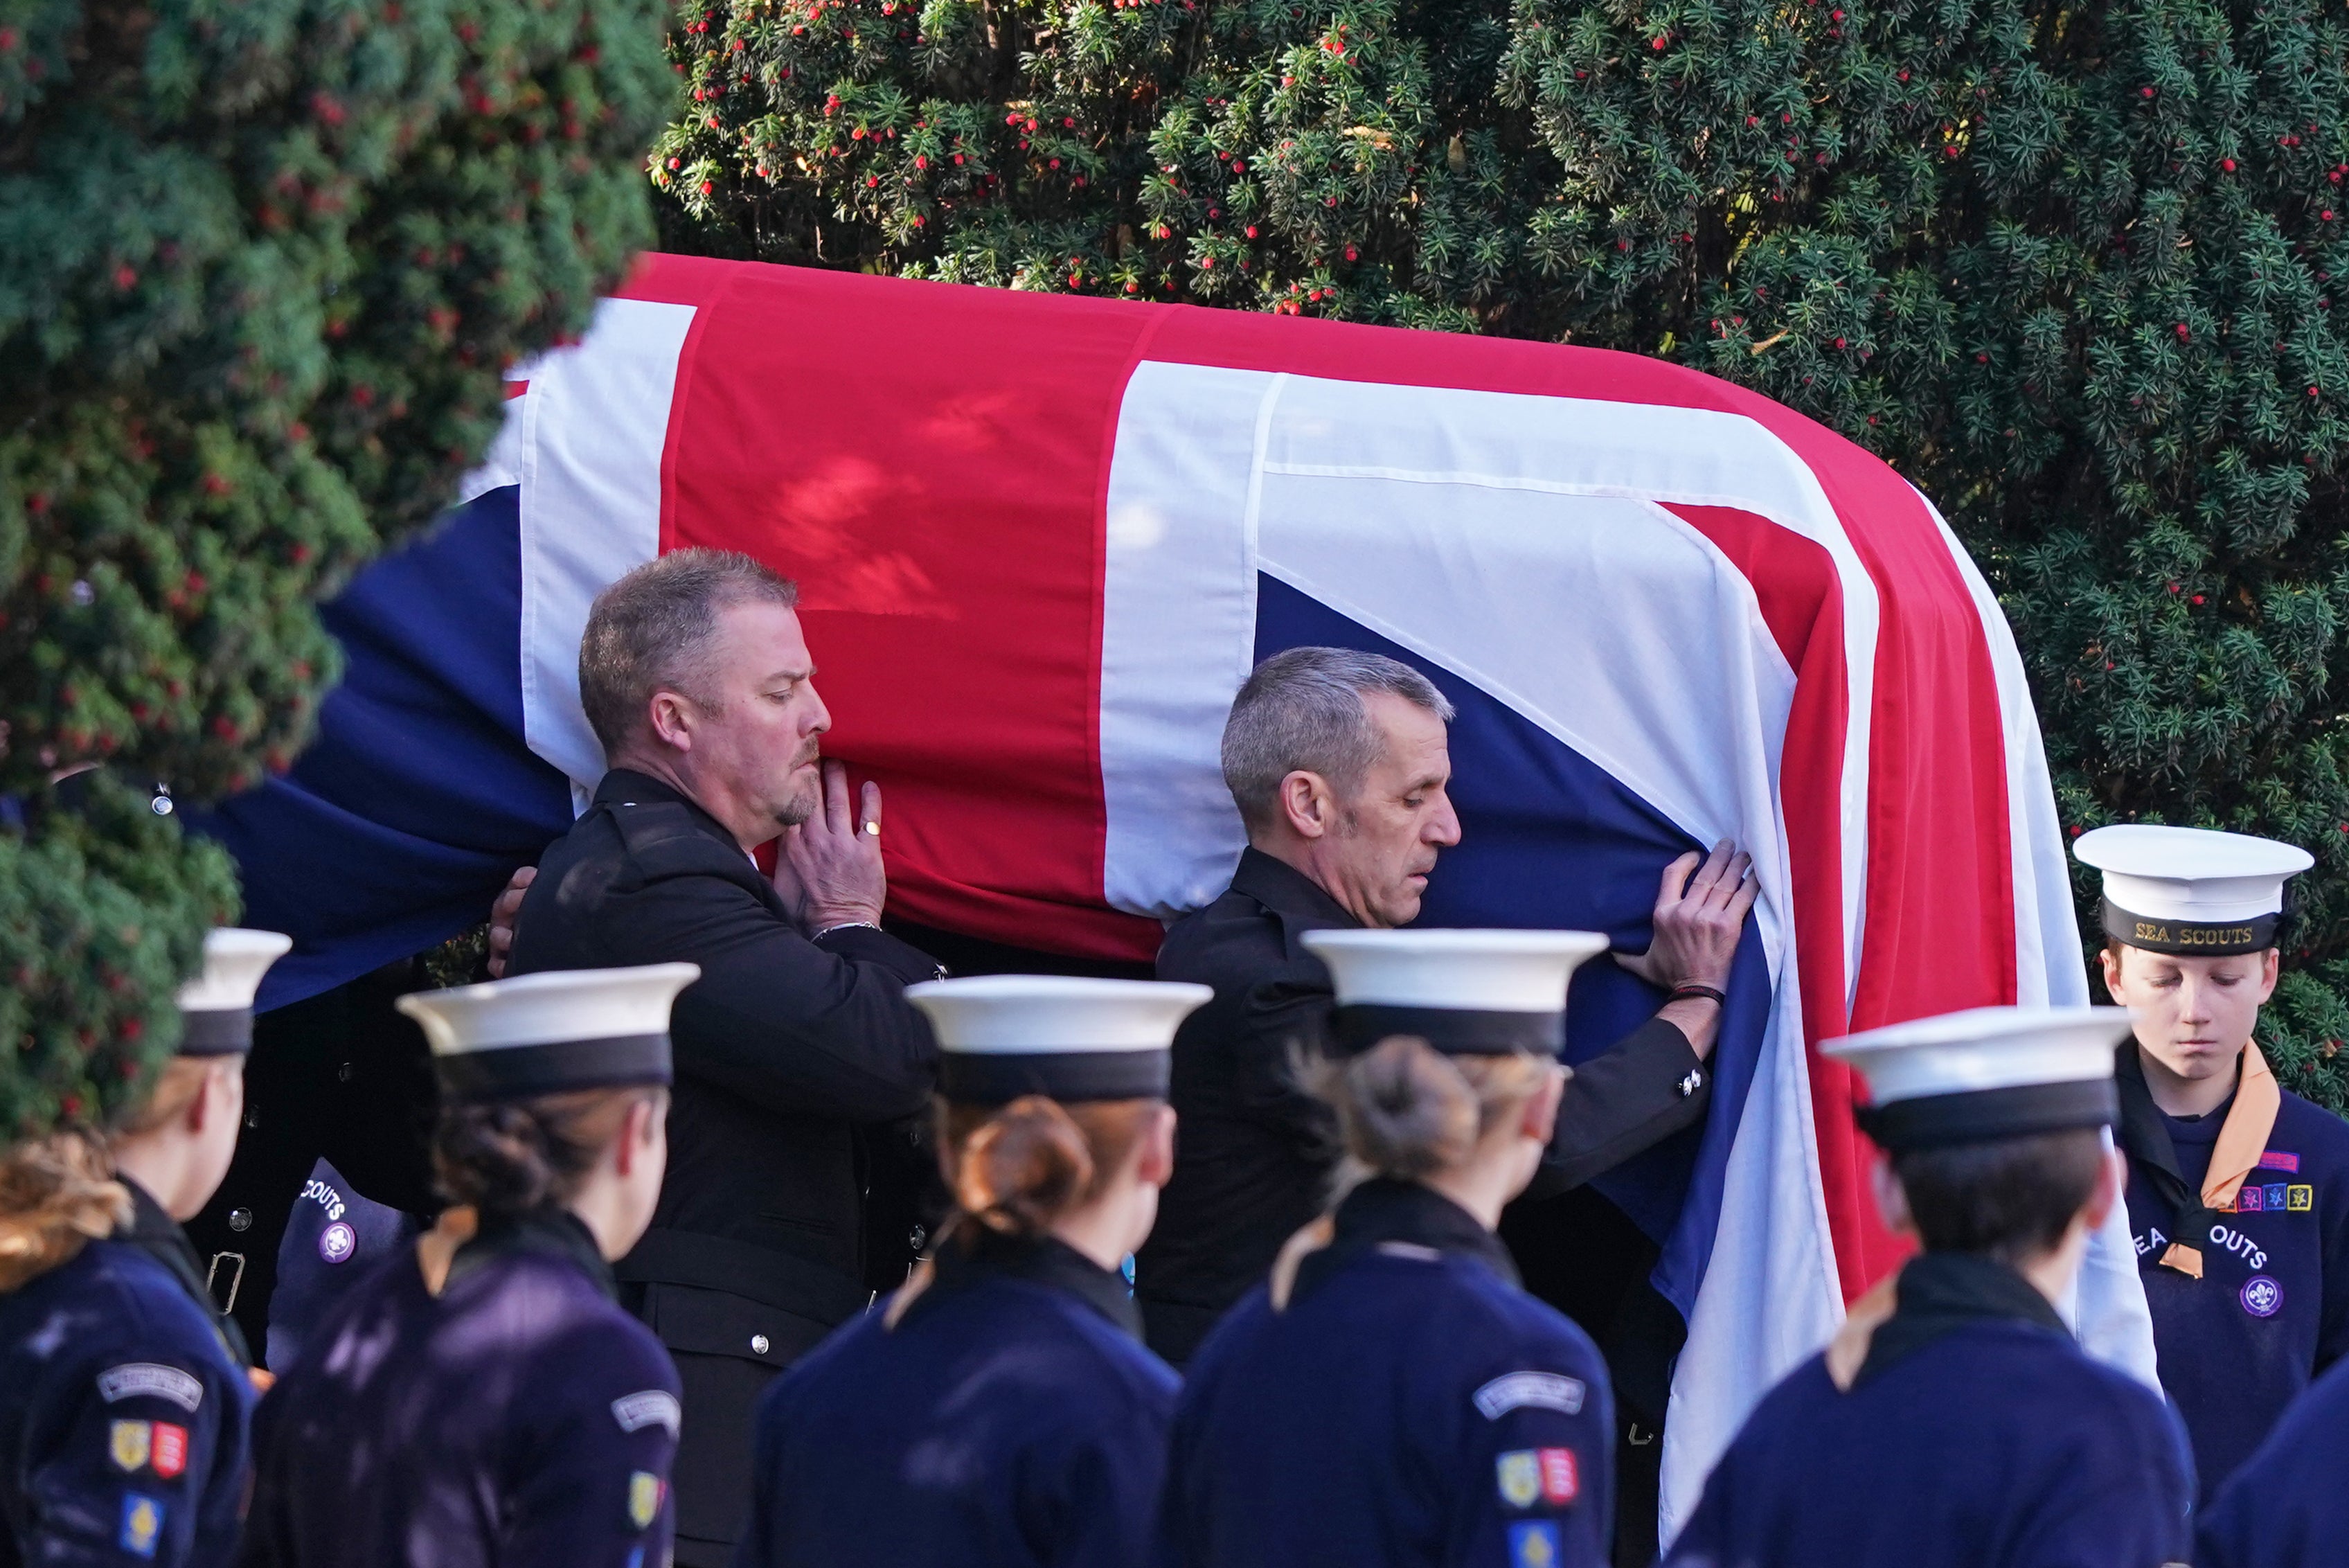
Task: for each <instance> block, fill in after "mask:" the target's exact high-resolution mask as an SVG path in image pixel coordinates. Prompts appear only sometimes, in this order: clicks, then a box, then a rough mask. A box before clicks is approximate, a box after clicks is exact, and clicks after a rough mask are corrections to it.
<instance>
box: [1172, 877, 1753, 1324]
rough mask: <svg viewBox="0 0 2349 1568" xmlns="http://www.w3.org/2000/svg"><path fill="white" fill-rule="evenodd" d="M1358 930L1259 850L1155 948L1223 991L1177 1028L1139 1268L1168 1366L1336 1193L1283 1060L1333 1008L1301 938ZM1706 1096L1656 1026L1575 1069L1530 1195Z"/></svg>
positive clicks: (1331, 1158) (1317, 1106)
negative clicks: (1170, 1167)
mask: <svg viewBox="0 0 2349 1568" xmlns="http://www.w3.org/2000/svg"><path fill="white" fill-rule="evenodd" d="M1355 924H1357V922H1356V921H1355V920H1354V919H1353V918H1352V917H1351V916H1350V915H1349V914H1347V912H1346V911H1345V910H1344V909H1341V908H1340V907H1339V905H1338V903H1337V901H1336V900H1334V899H1332V898H1330V895H1329V894H1327V893H1325V892H1323V891H1322V890H1321V888H1319V886H1318V885H1317V884H1316V883H1315V882H1314V881H1313V880H1312V878H1310V877H1307V876H1306V875H1305V874H1304V873H1303V872H1301V871H1299V870H1297V869H1296V868H1294V867H1290V866H1288V865H1287V864H1285V863H1284V862H1282V861H1279V860H1277V859H1275V858H1273V857H1271V856H1269V855H1266V854H1264V853H1262V852H1261V851H1258V850H1256V849H1253V848H1251V849H1248V850H1246V851H1244V852H1243V853H1242V854H1241V856H1240V863H1239V867H1238V869H1237V870H1236V871H1235V872H1234V873H1233V874H1232V885H1231V888H1230V890H1229V891H1228V892H1226V893H1225V894H1224V895H1223V896H1222V897H1221V898H1217V899H1216V901H1215V902H1214V903H1212V904H1210V905H1208V906H1207V907H1206V909H1201V910H1199V911H1197V912H1196V913H1194V914H1191V915H1187V916H1185V917H1184V919H1181V920H1179V921H1177V922H1175V924H1174V927H1173V929H1170V930H1169V931H1168V932H1167V933H1166V940H1165V941H1164V943H1163V944H1162V945H1161V946H1160V948H1159V950H1158V978H1159V979H1161V980H1172V981H1195V982H1197V983H1199V984H1203V985H1209V986H1213V987H1214V988H1215V992H1216V997H1215V1000H1214V1001H1213V1002H1208V1003H1207V1004H1206V1006H1205V1007H1202V1008H1201V1009H1199V1011H1197V1012H1194V1013H1192V1014H1191V1016H1190V1017H1189V1018H1187V1019H1185V1021H1184V1023H1183V1027H1182V1029H1181V1030H1180V1031H1179V1032H1178V1033H1176V1034H1175V1036H1174V1080H1173V1085H1172V1088H1171V1090H1170V1096H1171V1098H1172V1100H1173V1102H1174V1108H1175V1111H1176V1113H1177V1115H1178V1116H1180V1118H1181V1120H1180V1123H1179V1125H1178V1127H1177V1131H1176V1141H1175V1153H1174V1179H1172V1180H1171V1181H1169V1182H1168V1183H1167V1186H1166V1190H1165V1192H1164V1195H1163V1196H1162V1197H1161V1199H1160V1201H1159V1209H1158V1223H1157V1225H1156V1227H1155V1228H1154V1230H1153V1231H1152V1232H1151V1236H1150V1241H1149V1243H1148V1244H1147V1245H1146V1246H1145V1247H1143V1251H1142V1254H1141V1256H1140V1257H1139V1258H1138V1259H1136V1260H1135V1268H1134V1288H1135V1293H1136V1294H1137V1295H1138V1296H1139V1297H1140V1298H1141V1301H1142V1307H1143V1317H1144V1319H1145V1320H1146V1322H1147V1323H1148V1325H1149V1330H1150V1344H1151V1348H1153V1349H1154V1350H1156V1351H1157V1352H1158V1353H1159V1354H1160V1355H1163V1356H1164V1357H1166V1358H1167V1359H1168V1360H1169V1361H1172V1362H1174V1363H1176V1364H1177V1365H1179V1364H1180V1363H1182V1362H1183V1361H1185V1360H1186V1359H1187V1358H1188V1357H1189V1355H1190V1354H1191V1352H1192V1350H1193V1349H1194V1348H1195V1347H1196V1345H1197V1344H1198V1342H1199V1341H1200V1340H1201V1339H1202V1338H1204V1337H1205V1336H1206V1331H1207V1330H1208V1328H1209V1327H1211V1326H1213V1324H1214V1323H1215V1320H1216V1317H1217V1316H1219V1315H1220V1314H1222V1313H1223V1311H1224V1310H1225V1309H1226V1308H1227V1307H1229V1306H1230V1305H1231V1304H1232V1303H1234V1302H1236V1301H1237V1300H1238V1299H1239V1298H1240V1296H1241V1295H1243V1294H1245V1293H1247V1290H1248V1289H1249V1287H1250V1286H1252V1285H1254V1284H1255V1283H1256V1282H1257V1281H1258V1280H1260V1279H1262V1278H1263V1277H1264V1275H1265V1273H1266V1272H1267V1271H1268V1270H1269V1269H1270V1268H1271V1266H1272V1261H1273V1258H1274V1256H1275V1255H1276V1254H1277V1253H1278V1251H1280V1247H1281V1243H1282V1242H1284V1241H1287V1240H1288V1238H1289V1237H1290V1236H1291V1235H1292V1234H1294V1233H1295V1232H1296V1231H1297V1229H1298V1227H1299V1226H1301V1225H1303V1224H1305V1223H1306V1222H1307V1221H1308V1220H1311V1219H1313V1218H1314V1217H1315V1216H1316V1215H1317V1214H1319V1213H1320V1212H1321V1210H1322V1208H1323V1205H1324V1200H1325V1199H1326V1198H1327V1197H1328V1190H1327V1189H1328V1185H1329V1180H1330V1175H1331V1172H1332V1171H1333V1170H1334V1168H1335V1167H1336V1164H1337V1159H1338V1155H1339V1152H1340V1151H1339V1147H1338V1141H1337V1128H1336V1126H1335V1123H1334V1121H1333V1120H1332V1118H1331V1116H1330V1112H1329V1110H1328V1108H1327V1107H1326V1106H1323V1105H1321V1103H1320V1102H1319V1101H1317V1100H1315V1099H1314V1098H1312V1097H1311V1096H1309V1095H1307V1094H1305V1093H1304V1092H1303V1090H1302V1089H1300V1088H1299V1087H1298V1085H1297V1084H1296V1082H1295V1080H1294V1076H1293V1075H1292V1073H1291V1071H1290V1062H1291V1058H1292V1054H1293V1053H1295V1052H1297V1051H1299V1050H1303V1051H1318V1050H1319V1049H1320V1048H1321V1046H1322V1044H1323V1041H1324V1035H1325V1032H1326V1029H1327V1026H1328V1023H1329V1017H1330V1010H1331V1008H1332V1007H1333V1006H1335V1004H1336V998H1335V996H1334V995H1333V993H1332V992H1331V990H1330V971H1329V970H1328V969H1327V968H1326V967H1324V965H1323V964H1322V962H1321V961H1320V960H1319V959H1317V958H1315V957H1314V956H1313V955H1312V954H1311V953H1309V952H1308V951H1306V950H1305V947H1304V944H1303V942H1302V941H1301V940H1299V939H1300V938H1302V937H1303V935H1304V934H1305V933H1306V932H1308V931H1314V930H1322V929H1329V928H1331V927H1351V926H1354V925H1355ZM1711 1099H1712V1075H1711V1074H1710V1073H1708V1072H1706V1071H1705V1070H1704V1067H1703V1064H1702V1063H1700V1062H1699V1061H1698V1060H1697V1055H1696V1052H1695V1051H1694V1050H1693V1049H1692V1047H1691V1046H1690V1044H1689V1041H1688V1036H1686V1035H1685V1034H1682V1033H1681V1032H1680V1030H1679V1029H1677V1028H1675V1027H1674V1026H1673V1025H1672V1024H1671V1023H1667V1022H1665V1021H1664V1020H1662V1019H1661V1018H1657V1019H1651V1020H1649V1021H1648V1022H1647V1023H1644V1024H1642V1025H1641V1026H1640V1028H1638V1029H1636V1030H1634V1031H1632V1032H1631V1033H1630V1034H1629V1035H1626V1036H1625V1037H1624V1038H1623V1039H1622V1040H1620V1041H1619V1042H1617V1043H1616V1044H1614V1045H1612V1046H1610V1047H1609V1049H1608V1050H1607V1051H1605V1052H1604V1053H1602V1054H1599V1055H1598V1056H1595V1057H1593V1058H1591V1059H1590V1060H1589V1061H1588V1062H1585V1063H1583V1064H1581V1065H1580V1066H1578V1067H1577V1068H1576V1069H1575V1070H1574V1076H1573V1077H1572V1078H1570V1079H1569V1080H1568V1083H1567V1085H1566V1093H1565V1095H1564V1096H1563V1097H1562V1098H1561V1099H1560V1100H1559V1102H1558V1112H1557V1134H1556V1136H1555V1137H1553V1138H1552V1139H1551V1142H1550V1147H1549V1151H1548V1153H1547V1155H1546V1156H1545V1157H1544V1158H1543V1161H1542V1168H1541V1170H1540V1172H1539V1173H1538V1174H1537V1175H1536V1177H1535V1179H1534V1184H1533V1186H1532V1187H1531V1188H1529V1189H1527V1196H1529V1197H1547V1196H1552V1195H1555V1194H1557V1193H1560V1192H1564V1191H1566V1190H1568V1189H1570V1188H1574V1187H1578V1186H1579V1185H1581V1184H1582V1183H1583V1182H1586V1181H1588V1180H1589V1179H1591V1178H1592V1177H1594V1176H1597V1175H1598V1174H1599V1172H1601V1171H1604V1170H1609V1169H1612V1168H1614V1167H1615V1166H1617V1165H1619V1164H1621V1163H1622V1162H1623V1161H1624V1160H1626V1159H1629V1158H1630V1157H1631V1156H1633V1155H1635V1154H1638V1153H1640V1151H1641V1150H1643V1149H1646V1148H1648V1147H1651V1146H1652V1145H1654V1144H1656V1143H1657V1142H1659V1141H1661V1139H1663V1138H1664V1137H1668V1136H1669V1135H1671V1134H1672V1133H1674V1132H1677V1131H1679V1130H1680V1129H1681V1128H1682V1127H1687V1126H1689V1125H1691V1124H1692V1123H1693V1122H1696V1121H1699V1120H1702V1118H1703V1116H1704V1113H1705V1107H1706V1106H1707V1105H1708V1104H1709V1103H1710V1101H1711Z"/></svg>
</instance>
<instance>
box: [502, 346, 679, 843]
mask: <svg viewBox="0 0 2349 1568" xmlns="http://www.w3.org/2000/svg"><path fill="white" fill-rule="evenodd" d="M692 325H693V307H692V306H688V305H662V304H657V303H655V302H653V301H650V300H641V299H606V300H604V301H603V302H602V303H600V304H599V305H597V306H596V307H595V323H594V325H592V326H591V327H589V328H588V330H587V335H586V337H585V338H584V339H582V340H581V342H580V343H579V345H578V347H576V348H570V349H564V350H558V351H557V352H555V353H553V354H549V355H547V356H546V357H545V358H543V359H542V360H540V361H539V362H538V363H537V365H535V366H534V367H533V371H532V375H531V383H530V391H529V392H528V394H527V395H525V396H523V397H521V398H518V399H516V400H514V401H513V402H512V404H510V405H508V406H509V408H510V409H512V410H520V423H521V440H520V448H521V451H520V468H521V473H522V711H523V738H524V739H525V740H526V741H528V742H530V749H531V750H532V751H533V752H535V753H538V754H539V755H540V756H542V757H543V758H545V759H546V760H547V761H548V762H550V763H554V765H555V766H556V767H558V768H561V769H562V770H563V772H564V774H565V775H566V776H568V777H569V778H570V780H571V784H572V797H573V801H574V805H584V804H585V799H586V792H587V791H589V790H592V789H593V788H594V787H595V781H596V780H597V779H599V778H601V777H602V776H603V774H604V749H603V747H602V746H601V745H599V744H598V743H597V742H596V740H595V732H594V731H592V730H590V729H589V728H588V727H587V715H586V714H585V711H582V710H581V708H580V706H579V636H580V633H581V632H583V631H585V629H586V626H587V607H588V606H589V605H590V604H592V603H593V602H594V601H595V596H596V595H597V594H599V593H601V592H603V591H604V589H605V587H609V586H610V585H611V584H612V583H613V582H615V581H616V580H617V579H618V578H619V577H620V576H623V575H624V574H625V573H626V572H627V571H628V570H629V569H630V568H632V567H635V566H641V565H643V564H644V563H645V562H647V561H649V560H651V559H652V558H653V557H654V556H657V555H658V554H659V553H660V524H661V456H662V453H663V452H664V450H665V449H666V448H667V443H668V411H669V400H670V398H671V396H672V395H673V394H674V392H675V390H676V388H677V367H678V356H679V354H681V353H682V352H683V350H684V348H685V335H686V332H687V330H688V328H689V327H692ZM509 418H510V419H511V418H512V415H511V414H510V415H509Z"/></svg>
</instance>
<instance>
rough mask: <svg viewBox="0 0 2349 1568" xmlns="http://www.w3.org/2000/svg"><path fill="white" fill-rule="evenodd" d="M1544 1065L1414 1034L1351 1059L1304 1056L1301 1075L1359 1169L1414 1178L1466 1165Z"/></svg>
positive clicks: (1538, 1081) (1541, 1075) (1543, 1073)
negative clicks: (1331, 1116)
mask: <svg viewBox="0 0 2349 1568" xmlns="http://www.w3.org/2000/svg"><path fill="white" fill-rule="evenodd" d="M1551 1065H1552V1064H1551V1062H1550V1061H1549V1059H1548V1058H1547V1057H1543V1056H1536V1055H1533V1054H1528V1053H1524V1052H1513V1053H1509V1054H1502V1055H1478V1056H1455V1055H1446V1054H1444V1053H1443V1052H1441V1051H1438V1050H1436V1049H1435V1048H1434V1047H1433V1046H1432V1045H1430V1044H1428V1043H1427V1042H1426V1041H1424V1040H1423V1039H1420V1038H1419V1037H1418V1036H1417V1035H1413V1034H1395V1035H1390V1036H1389V1037H1388V1038H1386V1039H1384V1040H1381V1041H1380V1042H1379V1043H1378V1044H1376V1045H1375V1046H1372V1047H1371V1049H1370V1050H1368V1051H1365V1052H1363V1053H1362V1054H1361V1055H1359V1056H1349V1057H1345V1058H1342V1059H1336V1058H1328V1057H1324V1058H1321V1059H1319V1060H1318V1061H1313V1062H1310V1063H1309V1064H1307V1065H1306V1067H1305V1073H1304V1076H1305V1081H1306V1086H1307V1087H1308V1088H1309V1089H1310V1090H1311V1091H1312V1092H1313V1094H1315V1095H1316V1096H1319V1098H1321V1099H1323V1100H1325V1101H1327V1102H1328V1103H1329V1104H1330V1106H1331V1107H1332V1108H1333V1109H1334V1110H1336V1112H1337V1113H1338V1132H1339V1137H1340V1139H1341V1141H1342V1142H1343V1143H1344V1145H1345V1147H1346V1153H1347V1155H1348V1157H1349V1158H1350V1160H1351V1161H1352V1162H1353V1163H1354V1164H1355V1165H1356V1166H1357V1167H1359V1168H1360V1172H1361V1173H1367V1174H1370V1175H1372V1176H1386V1177H1392V1178H1393V1179H1397V1180H1400V1181H1419V1180H1423V1179H1426V1178H1427V1177H1430V1176H1433V1175H1435V1174H1437V1173H1439V1172H1441V1171H1445V1170H1450V1169H1454V1168H1457V1167H1459V1166H1461V1165H1463V1164H1465V1163H1466V1162H1467V1160H1468V1159H1469V1158H1471V1157H1472V1156H1473V1155H1475V1152H1476V1146H1477V1145H1478V1144H1479V1143H1480V1142H1482V1141H1483V1140H1484V1137H1485V1134H1486V1133H1488V1132H1490V1131H1492V1130H1493V1128H1495V1127H1498V1126H1499V1125H1501V1123H1502V1122H1503V1121H1505V1120H1506V1119H1507V1118H1508V1117H1510V1116H1515V1115H1516V1114H1517V1113H1518V1112H1519V1111H1520V1110H1522V1109H1523V1108H1524V1106H1525V1104H1526V1101H1527V1100H1530V1099H1532V1098H1533V1097H1534V1096H1535V1095H1537V1094H1538V1093H1540V1092H1541V1086H1542V1083H1543V1081H1544V1079H1545V1078H1546V1077H1547V1075H1548V1073H1549V1070H1550V1067H1551ZM1358 1174H1359V1173H1358Z"/></svg>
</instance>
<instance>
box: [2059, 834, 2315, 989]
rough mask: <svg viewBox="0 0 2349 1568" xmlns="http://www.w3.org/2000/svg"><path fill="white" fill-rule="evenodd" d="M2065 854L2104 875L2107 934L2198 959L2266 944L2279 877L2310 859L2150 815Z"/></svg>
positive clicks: (2278, 906) (2298, 851)
mask: <svg viewBox="0 0 2349 1568" xmlns="http://www.w3.org/2000/svg"><path fill="white" fill-rule="evenodd" d="M2072 853H2073V854H2075V855H2076V856H2078V857H2080V863H2081V864H2082V865H2084V866H2094V867H2096V869H2098V870H2099V871H2102V872H2103V873H2104V874H2105V934H2106V936H2108V937H2110V938H2112V939H2113V940H2115V941H2118V942H2126V943H2127V944H2128V945H2129V946H2130V947H2133V948H2144V949H2146V950H2148V951H2151V952H2158V953H2175V954H2181V955H2190V956H2197V957H2202V958H2220V957H2224V956H2227V955H2229V954H2233V953H2256V952H2264V951H2266V950H2268V949H2269V948H2271V947H2273V946H2275V943H2276V924H2277V921H2278V920H2279V919H2281V918H2282V914H2283V885H2284V883H2285V882H2286V881H2287V880H2288V879H2289V878H2291V877H2296V876H2298V875H2299V874H2300V873H2301V872H2302V871H2305V870H2307V869H2308V868H2309V867H2311V866H2313V865H2315V864H2316V860H2315V857H2313V856H2312V855H2310V854H2309V853H2308V851H2307V850H2305V849H2302V848H2300V847H2299V846H2295V845H2291V844H2279V843H2277V842H2276V841H2275V840H2274V839H2272V838H2253V837H2251V836H2248V835H2245V834H2240V833H2213V832H2211V831H2209V829H2207V828H2200V827H2163V826H2157V825H2155V824H2152V823H2127V824H2124V825H2122V826H2116V827H2099V828H2097V829H2096V830H2095V832H2093V833H2085V834H2082V835H2081V836H2079V837H2078V838H2077V839H2075V840H2074V841H2073V844H2072Z"/></svg>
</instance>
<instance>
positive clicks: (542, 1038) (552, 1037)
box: [393, 963, 701, 1099]
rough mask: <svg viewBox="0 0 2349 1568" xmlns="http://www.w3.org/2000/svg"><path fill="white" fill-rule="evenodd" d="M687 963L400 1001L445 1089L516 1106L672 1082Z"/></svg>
mask: <svg viewBox="0 0 2349 1568" xmlns="http://www.w3.org/2000/svg"><path fill="white" fill-rule="evenodd" d="M700 978H701V966H700V965H698V964H690V963H654V964H643V965H639V966H637V967H635V968H631V969H577V970H549V971H544V972H543V973H539V974H524V975H516V976H514V977H512V979H509V980H493V981H489V982H488V983H487V984H485V985H460V986H453V987H451V988H450V989H449V990H447V991H423V992H415V993H413V994H411V995H408V996H403V997H401V998H399V999H398V1001H397V1002H394V1003H393V1005H394V1006H396V1007H398V1009H399V1011H400V1012H404V1013H406V1014H408V1016H409V1017H410V1018H413V1019H414V1020H416V1022H417V1023H419V1024H421V1025H422V1026H423V1029H424V1038H425V1042H426V1043H427V1044H429V1045H430V1046H431V1048H432V1058H433V1061H434V1063H435V1064H437V1065H438V1067H439V1068H440V1082H441V1086H442V1088H443V1089H444V1090H445V1091H447V1092H448V1093H449V1094H450V1096H452V1097H455V1098H458V1099H518V1098H523V1097H527V1096H533V1095H548V1094H557V1093H561V1092H564V1091H566V1090H571V1089H586V1088H603V1087H606V1086H609V1085H620V1084H666V1083H667V1082H668V1081H669V1077H670V1069H669V1044H668V1021H669V1008H670V1004H671V1003H673V1002H675V1001H676V1000H677V994H678V992H681V991H683V990H684V989H685V988H686V987H687V986H688V985H691V984H692V983H693V982H694V981H697V980H698V979H700Z"/></svg>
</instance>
